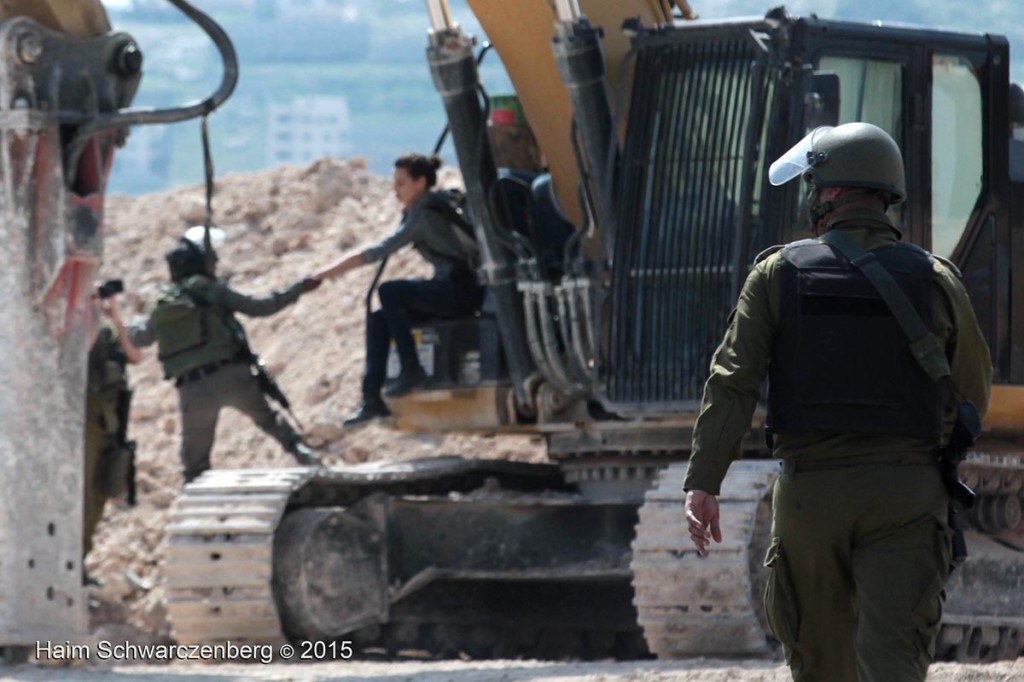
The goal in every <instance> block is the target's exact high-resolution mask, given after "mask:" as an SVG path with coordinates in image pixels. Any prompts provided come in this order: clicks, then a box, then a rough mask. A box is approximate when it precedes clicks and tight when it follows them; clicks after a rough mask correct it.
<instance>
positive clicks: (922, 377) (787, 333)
mask: <svg viewBox="0 0 1024 682" xmlns="http://www.w3.org/2000/svg"><path fill="white" fill-rule="evenodd" d="M871 253H872V254H873V255H874V256H875V257H876V258H877V259H878V261H879V262H880V263H881V264H882V266H883V267H885V269H886V270H888V271H889V272H890V273H891V274H892V276H893V277H894V278H895V279H896V281H897V282H898V283H899V285H900V286H901V287H902V289H903V291H904V292H905V293H906V295H907V297H908V298H909V299H910V302H911V303H912V304H913V306H914V308H915V309H916V310H917V312H918V314H919V315H920V316H921V319H922V320H924V322H925V324H927V325H928V327H929V328H931V325H932V296H933V294H932V291H933V266H932V259H931V256H930V255H929V254H928V252H927V251H924V250H923V249H921V248H919V247H917V246H914V245H912V244H904V243H896V244H893V245H892V246H886V247H882V248H878V249H875V250H874V251H872V252H871ZM780 255H781V261H780V268H779V272H780V277H781V281H780V284H781V297H780V302H781V316H780V320H779V328H778V332H777V333H776V336H775V344H774V347H773V348H772V357H771V365H770V368H769V386H768V424H769V426H770V428H771V430H772V431H773V432H775V433H781V432H785V431H821V432H828V433H863V434H872V435H891V436H909V437H914V438H927V439H932V440H934V441H935V442H936V444H938V443H939V442H940V440H941V437H942V424H943V407H944V391H943V388H942V386H941V384H940V383H939V382H936V381H932V380H931V379H930V378H929V377H928V375H927V374H926V373H925V371H924V370H923V369H922V368H921V367H920V365H918V363H917V361H916V360H915V359H914V357H913V355H912V354H911V352H910V340H909V339H908V338H907V335H906V333H905V332H904V331H903V329H902V328H901V327H900V325H899V323H898V322H897V321H896V318H895V317H894V316H893V314H892V312H891V311H890V310H889V307H888V305H886V303H885V301H884V300H882V298H881V297H880V296H879V295H878V292H877V291H876V290H875V288H874V287H873V286H872V284H871V282H869V281H868V279H867V278H866V277H865V276H864V275H863V274H862V273H861V272H859V271H858V270H857V269H856V268H855V267H853V266H852V265H850V264H849V262H847V261H846V259H845V258H843V257H842V256H840V255H839V254H837V253H836V252H835V251H833V250H832V248H831V247H829V246H828V245H826V244H822V243H821V242H818V241H816V240H805V241H801V242H795V243H793V244H790V245H788V246H786V247H785V248H784V249H783V251H782V253H781V254H780Z"/></svg>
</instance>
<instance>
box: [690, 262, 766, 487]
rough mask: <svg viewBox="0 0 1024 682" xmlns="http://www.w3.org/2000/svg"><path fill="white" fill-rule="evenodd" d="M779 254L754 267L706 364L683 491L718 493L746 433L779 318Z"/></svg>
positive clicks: (758, 394)
mask: <svg viewBox="0 0 1024 682" xmlns="http://www.w3.org/2000/svg"><path fill="white" fill-rule="evenodd" d="M778 260H779V259H778V256H771V257H769V258H768V259H767V260H765V261H763V262H761V263H758V264H757V265H756V266H755V267H754V269H753V270H752V271H751V273H750V275H749V276H748V277H747V280H746V282H745V283H744V285H743V290H742V291H741V292H740V297H739V300H738V301H737V303H736V309H735V310H734V311H733V313H732V315H731V316H730V318H729V328H728V329H727V330H726V332H725V338H723V339H722V343H721V345H719V347H718V350H716V351H715V355H714V358H713V359H712V361H711V375H710V376H709V377H708V381H707V384H705V386H704V400H703V402H702V403H701V409H700V414H699V415H698V417H697V423H696V424H695V426H694V430H693V452H692V454H691V456H690V465H689V469H688V470H687V474H686V481H685V483H684V487H685V488H686V489H687V490H703V491H704V492H707V493H711V494H713V495H718V494H719V492H720V489H721V485H722V480H723V479H724V478H725V474H726V471H728V469H729V465H730V464H731V463H732V461H733V460H734V459H737V458H738V457H739V455H740V443H741V442H742V440H743V437H744V436H746V434H747V433H748V432H749V431H750V423H751V419H752V418H753V416H754V410H755V408H756V407H757V400H758V397H759V396H760V387H761V383H762V382H763V381H764V379H765V376H766V375H767V373H768V361H769V359H770V357H771V350H772V340H773V338H774V336H775V326H776V321H777V320H778V292H777V291H776V290H775V289H776V288H777V287H773V283H772V280H773V273H774V271H775V270H776V268H777V264H778Z"/></svg>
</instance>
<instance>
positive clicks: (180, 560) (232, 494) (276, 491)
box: [163, 468, 315, 644]
mask: <svg viewBox="0 0 1024 682" xmlns="http://www.w3.org/2000/svg"><path fill="white" fill-rule="evenodd" d="M314 475H315V470H313V469H305V468H303V469H264V470H258V469H249V470H211V471H208V472H206V473H205V474H203V476H201V477H200V478H199V479H197V480H195V481H193V482H192V483H189V484H188V485H187V486H185V493H184V495H183V496H182V497H180V498H179V499H178V501H177V503H176V504H175V506H174V508H173V509H172V510H171V518H170V522H169V524H168V526H167V540H166V543H167V544H166V555H165V559H164V565H163V571H164V575H165V577H166V591H167V597H166V600H167V601H166V604H167V611H168V617H169V619H170V621H171V625H172V630H171V633H172V635H173V636H174V638H175V639H176V640H177V641H178V642H179V643H181V644H212V643H218V642H225V641H232V642H235V643H250V642H251V643H257V642H259V643H276V642H281V641H284V634H283V632H282V631H281V619H280V618H279V617H278V612H277V606H276V605H275V603H274V594H273V591H272V588H271V578H272V574H273V546H274V532H275V531H276V530H277V526H278V523H279V522H280V520H281V517H282V515H283V514H284V511H285V508H286V507H287V506H288V502H289V500H290V499H291V497H292V495H293V494H294V493H295V491H296V490H298V489H299V488H300V487H302V485H304V484H305V483H306V482H307V481H309V480H310V479H311V478H313V476H314Z"/></svg>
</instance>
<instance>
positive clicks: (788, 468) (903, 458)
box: [782, 452, 939, 474]
mask: <svg viewBox="0 0 1024 682" xmlns="http://www.w3.org/2000/svg"><path fill="white" fill-rule="evenodd" d="M893 464H895V465H906V464H914V465H932V466H936V467H937V466H938V465H939V456H938V454H937V453H933V452H916V453H909V454H906V455H871V456H864V455H860V456H857V455H855V456H852V457H837V458H835V459H811V460H806V459H784V460H782V473H784V474H802V473H808V472H811V471H828V470H831V469H848V468H850V467H859V466H876V465H893Z"/></svg>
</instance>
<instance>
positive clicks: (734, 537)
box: [631, 460, 779, 658]
mask: <svg viewBox="0 0 1024 682" xmlns="http://www.w3.org/2000/svg"><path fill="white" fill-rule="evenodd" d="M687 466H688V464H687V463H686V462H680V463H677V464H673V465H671V466H669V467H668V468H667V469H665V470H664V471H663V472H662V474H661V476H660V477H659V478H658V481H657V483H656V484H655V487H654V488H652V489H651V490H650V491H648V492H647V494H646V495H645V497H644V503H643V506H642V507H640V522H639V523H638V524H637V533H636V540H634V542H633V560H632V564H631V567H632V570H633V588H634V590H635V596H634V604H635V605H636V608H637V613H638V617H639V622H640V625H641V626H642V627H643V630H644V637H645V638H646V640H647V646H648V647H649V648H650V650H651V652H652V653H654V654H655V655H657V656H658V658H681V657H686V656H703V655H708V654H709V652H715V653H719V654H732V655H737V656H767V655H770V654H771V653H772V647H771V645H770V644H769V640H768V638H767V635H766V632H767V630H766V627H765V624H764V616H763V614H762V613H760V610H761V600H760V598H759V597H758V595H760V594H761V593H762V592H763V588H764V581H765V570H764V569H763V568H761V563H762V561H763V558H764V552H765V549H766V547H767V545H766V542H767V539H768V537H769V535H770V533H769V530H770V525H771V503H770V498H771V491H772V484H773V483H774V482H775V479H776V478H777V476H778V473H779V464H778V462H770V461H761V460H747V461H740V462H734V463H733V465H732V467H731V468H730V470H729V475H728V476H727V477H726V479H725V482H724V484H723V486H722V494H721V495H720V496H719V498H718V502H719V505H720V511H721V519H722V528H724V529H726V536H725V538H724V540H723V542H722V544H716V545H715V546H714V549H713V551H711V552H709V553H708V555H707V556H706V557H704V558H703V559H702V558H700V557H699V555H698V554H697V551H696V549H694V547H693V543H692V542H691V541H690V535H689V532H688V530H687V522H686V518H685V512H684V505H685V501H686V493H685V492H683V480H684V479H685V478H686V470H687Z"/></svg>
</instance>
